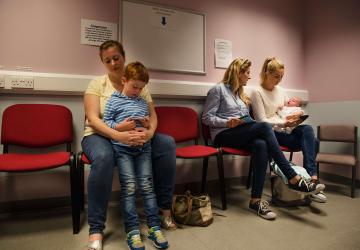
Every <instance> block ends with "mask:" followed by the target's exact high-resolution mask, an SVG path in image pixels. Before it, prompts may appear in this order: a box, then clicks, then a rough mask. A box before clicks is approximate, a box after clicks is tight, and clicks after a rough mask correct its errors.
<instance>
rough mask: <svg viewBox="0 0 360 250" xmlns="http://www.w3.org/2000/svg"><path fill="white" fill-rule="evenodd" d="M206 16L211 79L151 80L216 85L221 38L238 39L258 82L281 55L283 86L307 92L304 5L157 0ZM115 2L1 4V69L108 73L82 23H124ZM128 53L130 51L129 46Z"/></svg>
mask: <svg viewBox="0 0 360 250" xmlns="http://www.w3.org/2000/svg"><path fill="white" fill-rule="evenodd" d="M154 2H159V3H163V4H167V5H170V6H175V7H180V8H185V9H192V10H195V11H200V12H203V13H206V15H207V18H206V28H207V29H206V38H207V41H206V56H207V62H206V67H207V75H205V76H199V75H189V74H175V73H164V72H152V74H151V77H152V78H157V79H172V80H185V81H204V82H217V81H219V80H220V79H221V78H222V75H223V73H224V70H223V69H215V68H214V50H213V47H214V39H215V38H222V39H228V40H231V41H232V42H233V55H234V57H247V58H249V59H251V60H252V61H253V67H252V73H253V79H252V80H251V83H250V84H257V82H258V79H259V77H258V73H259V70H260V67H261V64H262V62H263V60H264V58H265V57H266V56H270V55H275V56H278V57H279V58H281V59H282V60H283V61H284V62H285V64H286V67H287V71H286V74H285V77H284V80H283V85H284V86H286V87H289V88H300V89H303V88H304V86H303V82H304V81H303V60H304V50H303V41H302V36H303V4H302V1H286V0H274V1H264V0H254V1H246V0H223V1H218V0H198V1H193V0H168V1H166V0H158V1H156V0H154ZM118 5H119V4H118V1H116V0H107V1H99V0H77V1H71V0H64V1H49V0H33V1H21V2H20V1H13V0H1V1H0V34H1V46H0V65H2V66H3V68H4V69H5V70H14V69H15V66H30V67H32V68H33V71H35V72H49V73H69V74H90V75H94V74H102V73H103V67H102V65H101V64H100V62H99V60H98V55H97V48H96V47H93V46H87V45H81V44H80V20H81V18H86V19H94V20H101V21H108V22H116V23H117V22H118V13H119V11H118V9H119V8H118ZM125 49H126V48H125Z"/></svg>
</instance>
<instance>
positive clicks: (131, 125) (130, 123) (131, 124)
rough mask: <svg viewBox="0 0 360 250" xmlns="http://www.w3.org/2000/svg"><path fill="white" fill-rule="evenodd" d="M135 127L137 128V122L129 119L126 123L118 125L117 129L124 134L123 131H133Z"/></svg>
mask: <svg viewBox="0 0 360 250" xmlns="http://www.w3.org/2000/svg"><path fill="white" fill-rule="evenodd" d="M135 127H136V122H135V121H134V120H132V119H131V118H129V117H128V118H126V119H125V120H124V121H122V122H120V123H118V124H117V125H116V127H115V129H116V130H117V131H119V132H122V131H130V130H133V129H134V128H135Z"/></svg>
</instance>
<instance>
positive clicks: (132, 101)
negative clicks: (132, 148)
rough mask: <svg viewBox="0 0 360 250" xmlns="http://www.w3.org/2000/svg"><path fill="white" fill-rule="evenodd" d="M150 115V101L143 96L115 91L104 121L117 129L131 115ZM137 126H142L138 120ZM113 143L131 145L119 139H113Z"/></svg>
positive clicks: (105, 112)
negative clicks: (131, 95)
mask: <svg viewBox="0 0 360 250" xmlns="http://www.w3.org/2000/svg"><path fill="white" fill-rule="evenodd" d="M148 115H149V106H148V103H147V102H146V101H145V100H144V99H142V98H141V97H135V98H133V97H128V96H125V95H123V94H121V93H120V92H118V91H115V92H114V93H113V94H112V95H111V97H110V98H109V100H108V102H107V103H106V106H105V110H104V117H103V120H104V122H105V123H106V124H107V125H108V126H109V127H110V128H113V129H115V126H116V124H118V123H120V122H122V121H124V120H125V119H126V118H131V117H134V118H135V117H137V118H139V117H145V116H148ZM136 126H137V127H141V124H140V122H138V121H137V122H136ZM112 143H113V144H117V145H121V146H129V145H126V144H123V143H119V142H117V141H112Z"/></svg>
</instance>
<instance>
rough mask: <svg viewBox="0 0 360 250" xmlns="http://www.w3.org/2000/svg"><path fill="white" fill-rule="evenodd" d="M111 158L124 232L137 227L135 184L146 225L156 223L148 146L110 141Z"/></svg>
mask: <svg viewBox="0 0 360 250" xmlns="http://www.w3.org/2000/svg"><path fill="white" fill-rule="evenodd" d="M113 147H114V152H115V162H116V165H117V166H118V168H119V179H120V184H121V192H120V193H121V208H122V214H123V217H124V224H125V232H126V233H128V232H130V231H132V230H135V229H137V230H139V219H138V216H137V213H136V192H135V191H136V187H137V188H138V190H139V191H140V194H141V197H142V201H143V206H144V212H145V216H146V220H147V225H148V227H149V228H150V227H153V226H160V219H159V208H158V206H157V202H156V196H155V193H154V188H153V179H152V170H151V146H150V143H146V144H145V145H144V146H142V147H126V146H119V145H114V146H113Z"/></svg>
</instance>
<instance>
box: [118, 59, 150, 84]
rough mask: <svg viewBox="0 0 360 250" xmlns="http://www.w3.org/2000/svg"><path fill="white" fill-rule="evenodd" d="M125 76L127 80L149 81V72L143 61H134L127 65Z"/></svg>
mask: <svg viewBox="0 0 360 250" xmlns="http://www.w3.org/2000/svg"><path fill="white" fill-rule="evenodd" d="M124 77H125V79H126V80H138V81H142V82H144V83H148V82H149V72H148V70H147V69H146V67H145V66H144V65H143V64H142V63H141V62H132V63H129V64H128V65H126V68H125V73H124Z"/></svg>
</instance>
